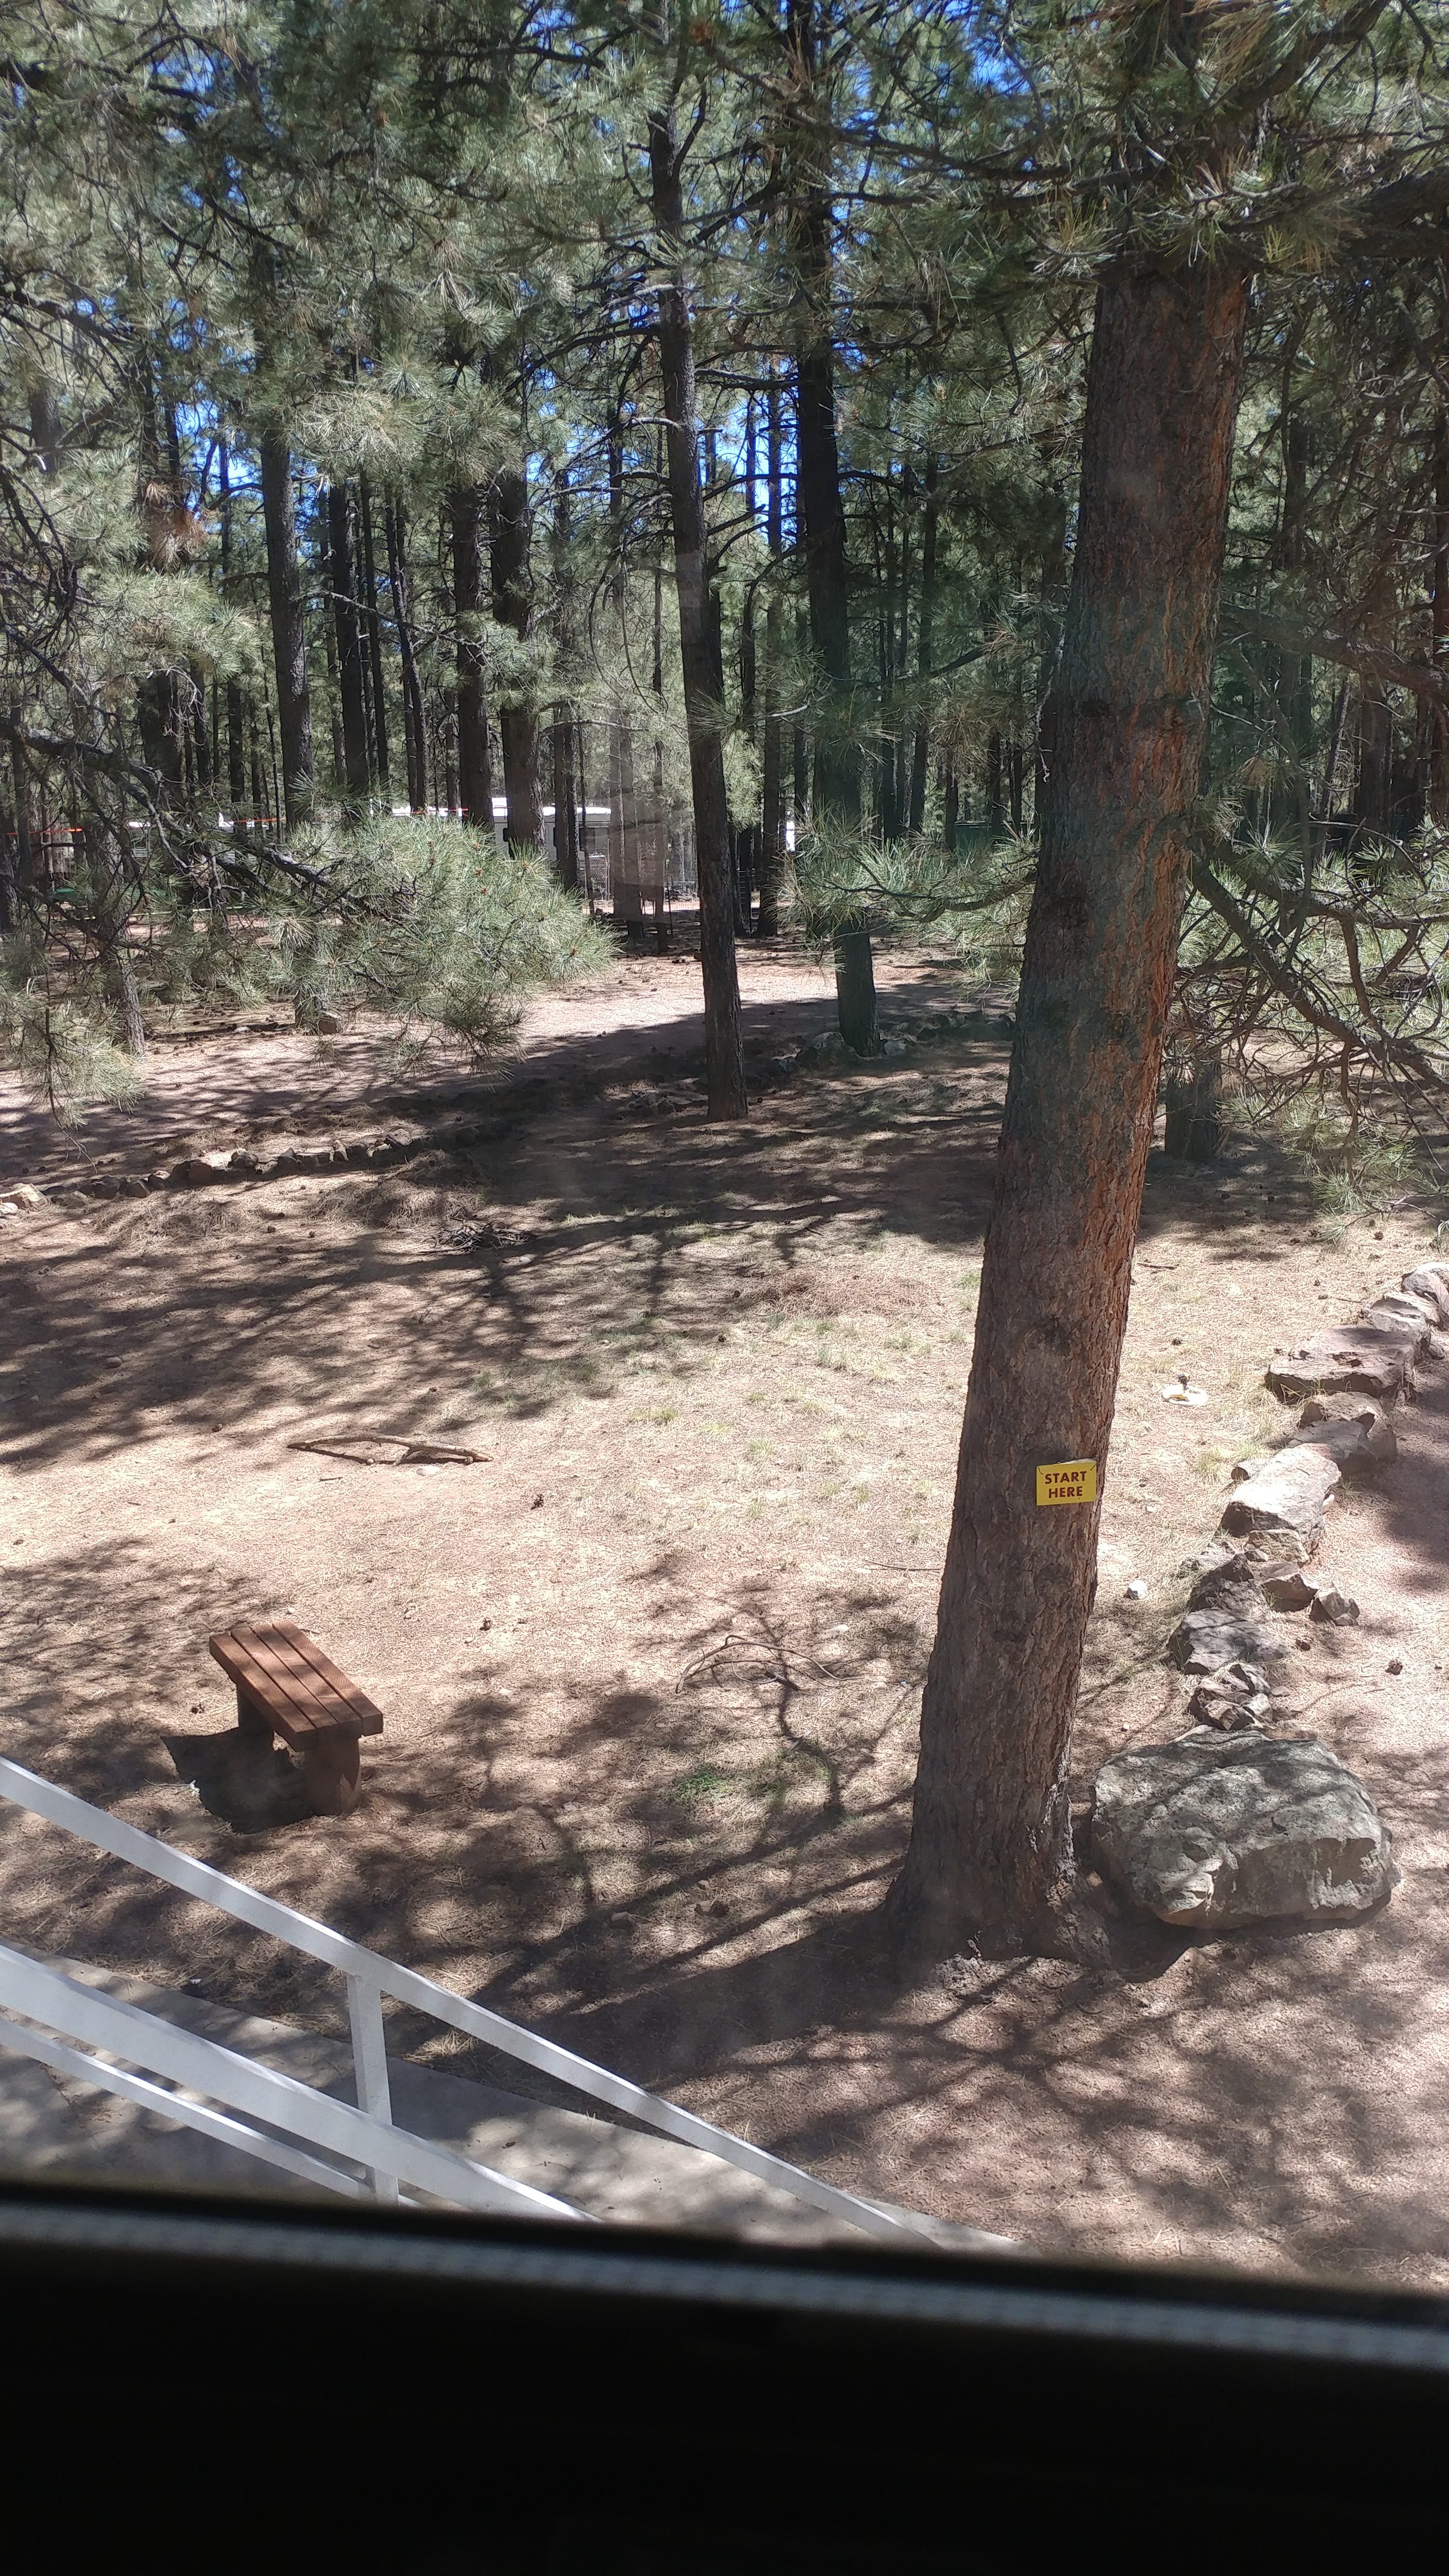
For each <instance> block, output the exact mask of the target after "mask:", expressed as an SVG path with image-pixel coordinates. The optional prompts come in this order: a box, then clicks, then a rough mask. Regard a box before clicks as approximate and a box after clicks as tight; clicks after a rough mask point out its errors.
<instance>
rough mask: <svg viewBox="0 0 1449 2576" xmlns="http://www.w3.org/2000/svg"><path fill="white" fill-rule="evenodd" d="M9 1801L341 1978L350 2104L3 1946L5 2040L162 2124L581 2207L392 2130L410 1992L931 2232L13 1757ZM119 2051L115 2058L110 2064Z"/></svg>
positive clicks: (297, 2158)
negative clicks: (397, 2033) (393, 2052)
mask: <svg viewBox="0 0 1449 2576" xmlns="http://www.w3.org/2000/svg"><path fill="white" fill-rule="evenodd" d="M0 1800H3V1801H6V1802H8V1803H9V1804H10V1805H12V1806H17V1807H24V1808H27V1809H28V1810H29V1811H30V1813H31V1814H32V1815H36V1816H42V1817H44V1818H45V1820H46V1821H47V1823H49V1824H52V1825H58V1826H60V1828H61V1829H62V1831H63V1832H65V1833H69V1834H74V1835H76V1836H77V1837H78V1838H79V1839H80V1840H81V1841H83V1842H88V1843H92V1844H94V1845H95V1846H96V1847H97V1849H98V1850H101V1851H106V1852H110V1853H112V1854H113V1855H114V1857H115V1858H116V1859H117V1860H123V1861H129V1862H131V1863H132V1865H133V1866H134V1867H135V1868H137V1869H143V1870H146V1871H147V1872H148V1873H149V1875H150V1876H151V1877H152V1878H159V1879H164V1880H165V1881H166V1882H167V1883H168V1885H170V1886H172V1887H176V1888H180V1889H181V1890H182V1892H183V1893H184V1894H185V1895H187V1896H195V1897H199V1898H200V1900H201V1902H202V1903H203V1904H204V1905H211V1906H215V1907H216V1908H217V1910H218V1911H219V1912H220V1913H223V1914H230V1915H233V1916H234V1917H235V1918H236V1920H237V1921H238V1922H239V1923H247V1924H250V1925H251V1926H252V1928H253V1930H255V1931H258V1932H268V1933H271V1934H272V1935H273V1936H274V1937H275V1938H276V1939H277V1940H279V1941H285V1942H286V1943H287V1944H288V1946H289V1947H290V1948H291V1949H294V1950H301V1951H303V1952H305V1953H306V1954H307V1956H308V1957H310V1958H313V1959H320V1960H321V1961H322V1962H323V1964H324V1965H325V1966H327V1967H329V1968H335V1969H337V1970H339V1971H340V1973H341V1974H342V1976H343V1977H344V1978H345V1979H346V1983H347V2009H348V2018H349V2022H350V2025H351V2032H352V2057H353V2065H354V2069H355V2074H356V2086H357V2107H356V2109H354V2108H353V2107H352V2106H351V2104H349V2103H344V2102H338V2101H336V2100H334V2098H333V2097H332V2096H331V2095H330V2094H327V2093H322V2092H319V2091H317V2090H316V2089H315V2088H314V2087H313V2086H311V2085H308V2084H301V2083H298V2082H297V2080H296V2079H295V2077H292V2076H288V2075H281V2074H278V2073H276V2072H275V2071H274V2070H273V2069H271V2068H269V2067H264V2066H261V2065H259V2064H258V2063H257V2061H256V2060H255V2059H254V2058H249V2057H243V2056H241V2055H240V2054H239V2053H238V2052H237V2051H236V2050H234V2049H228V2048H223V2047H221V2046H220V2045H219V2044H218V2043H217V2042H216V2041H215V2040H209V2039H202V2038H201V2037H200V2036H199V2035H198V2034H197V2033H195V2032H193V2031H187V2030H181V2029H178V2028H177V2027H176V2025H175V2024H174V2023H170V2022H164V2021H162V2020H161V2019H160V2018H159V2016H158V2015H156V2014H154V2013H147V2012H142V2011H140V2010H139V2009H138V2008H137V2007H136V2006H135V2005H133V2004H123V2003H121V2002H120V2001H118V1999H117V1998H116V1997H115V1996H113V1995H108V1994H105V1993H104V1992H101V1991H98V1990H97V1989H96V1988H95V1987H92V1986H84V1985H81V1984H79V1983H78V1982H77V1981H76V1980H75V1979H74V1978H71V1977H66V1976H64V1975H62V1974H61V1973H60V1971H59V1970H58V1969H55V1968H52V1967H47V1966H45V1965H44V1964H43V1963H41V1962H40V1961H38V1960H35V1959H31V1958H29V1957H27V1956H26V1955H25V1954H24V1953H23V1952H21V1951H18V1950H12V1949H9V1948H7V1947H5V1946H4V1945H3V1944H0V2007H4V2011H3V2012H0V2047H4V2048H8V2049H14V2050H17V2051H19V2052H20V2053H21V2054H23V2055H25V2056H29V2057H34V2058H38V2059H40V2060H41V2062H42V2063H43V2064H45V2065H49V2066H54V2067H55V2068H56V2069H57V2070H58V2071H63V2072H65V2073H68V2074H72V2075H82V2076H84V2077H85V2079H86V2081H87V2082H89V2083H93V2084H99V2085H102V2086H104V2087H105V2088H106V2089H107V2090H108V2091H110V2092H113V2093H119V2094H122V2095H124V2096H125V2097H126V2098H127V2099H128V2100H131V2101H135V2102H140V2103H142V2104H143V2105H144V2106H145V2107H146V2108H147V2109H150V2110H156V2111H161V2112H164V2114H165V2116H166V2117H167V2118H168V2119H170V2120H176V2121H179V2122H180V2123H181V2124H182V2125H183V2126H184V2127H188V2128H192V2129H197V2130H199V2131H200V2132H201V2133H202V2134H203V2135H204V2136H207V2137H212V2138H216V2139H219V2140H220V2141H221V2142H222V2143H223V2144H225V2145H228V2146H234V2147H240V2148H242V2149H244V2150H245V2152H246V2153H248V2154H250V2155H254V2156H257V2157H259V2158H261V2159H262V2160H263V2161H264V2162H267V2163H271V2164H274V2165H278V2166H280V2167H282V2169H283V2170H284V2171H286V2172H289V2173H294V2174H298V2175H300V2176H301V2177H303V2178H304V2179H305V2180H307V2181H309V2182H318V2183H322V2184H324V2185H325V2186H326V2187H327V2188H328V2189H330V2190H333V2191H340V2192H343V2193H346V2194H349V2195H351V2196H353V2197H357V2196H359V2195H362V2194H364V2193H366V2194H367V2195H369V2196H371V2197H374V2198H376V2199H378V2200H381V2201H387V2202H393V2203H396V2202H397V2201H398V2200H399V2198H404V2199H409V2200H410V2199H411V2198H412V2195H413V2193H414V2192H416V2191H422V2192H425V2193H427V2194H428V2196H429V2197H430V2198H433V2199H442V2200H447V2201H451V2202H453V2203H455V2204H458V2205H461V2206H462V2207H464V2208H468V2209H487V2210H494V2211H497V2210H501V2209H509V2210H513V2211H515V2212H518V2213H520V2214H523V2213H527V2214H532V2215H534V2216H547V2217H555V2218H573V2219H579V2218H582V2217H584V2216H585V2213H584V2212H583V2211H582V2210H578V2209H575V2208H573V2207H571V2206H570V2204H569V2203H568V2202H567V2201H563V2200H559V2199H556V2198H554V2197H553V2196H552V2195H551V2194H550V2193H548V2192H542V2191H537V2190H535V2189H533V2187H532V2186H531V2185H529V2184H527V2183H521V2182H518V2181H515V2180H514V2179H513V2178H512V2176H510V2175H507V2174H502V2173H498V2172H496V2171H494V2169H493V2168H492V2167H491V2166H487V2165H481V2164H477V2163H474V2162H473V2160H472V2159H471V2158H469V2157H467V2156H461V2155H458V2154H456V2153H455V2152H454V2150H453V2149H452V2148H450V2147H443V2146H439V2145H437V2144H435V2143H434V2142H433V2141H432V2140H430V2139H426V2138H420V2137H418V2136H417V2135H416V2134H415V2133H414V2132H413V2131H411V2130H404V2129H399V2128H397V2127H396V2126H395V2125H394V2122H393V2117H392V2101H391V2095H390V2091H389V2086H388V2072H387V2034H386V2029H385V2026H384V2022H383V2015H382V1999H383V1996H384V1995H390V1996H391V1997H392V1998H393V1999H394V2001H396V2002H398V2003H404V2004H411V2005H412V2006H413V2007H414V2009H415V2010H416V2011H419V2012H424V2013H428V2014H430V2015H431V2016H432V2017H433V2019H434V2020H436V2021H444V2022H448V2023H451V2025H452V2027H453V2028H454V2029H455V2030H461V2031H465V2032H466V2033H467V2035H468V2036H469V2038H471V2039H479V2040H483V2041H484V2042H485V2043H486V2044H487V2046H488V2047H490V2048H496V2049H498V2050H500V2051H501V2052H502V2053H503V2054H504V2055H505V2056H508V2057H516V2058H517V2059H518V2060H519V2061H520V2063H521V2064H523V2065H525V2066H531V2067H533V2068H534V2069H535V2071H536V2072H537V2073H539V2074H541V2075H549V2076H552V2077H554V2078H555V2079H556V2080H557V2081H559V2082H561V2083H563V2084H567V2085H569V2086H571V2087H572V2088H573V2090H574V2091H575V2092H578V2093H583V2094H587V2095H588V2096H590V2097H591V2098H592V2099H593V2100H594V2101H596V2102H602V2103H605V2104H607V2105H608V2107H609V2109H610V2110H614V2111H623V2112H627V2113H628V2114H629V2116H630V2117H631V2118H633V2119H636V2120H640V2121H642V2122H643V2123H644V2124H645V2126H646V2127H648V2128H651V2129H655V2130H658V2131H659V2132H660V2134H661V2135H662V2136H664V2137H667V2138H675V2139H677V2140H678V2141H679V2142H680V2144H681V2145H683V2146H689V2147H698V2148H700V2149H702V2150H703V2151H704V2152H705V2153H706V2154H707V2155H712V2156H718V2157H719V2158H720V2159H721V2161H722V2162H724V2163H725V2164H730V2165H734V2166H735V2167H736V2168H737V2169H738V2170H739V2171H740V2172H741V2173H747V2174H752V2175H753V2176H754V2177H755V2179H756V2180H757V2181H760V2182H766V2183H773V2184H774V2185H775V2186H776V2188H777V2189H779V2190H781V2191H786V2192H788V2193H790V2195H791V2196H792V2197H793V2198H794V2199H796V2200H802V2201H805V2202H807V2203H808V2204H809V2205H810V2207H811V2208H813V2209H818V2210H822V2211H824V2212H825V2213H826V2214H827V2215H828V2216H830V2217H832V2218H843V2219H846V2220H848V2221H849V2223H850V2224H851V2225H852V2226H854V2227H858V2228H861V2229H863V2230H864V2231H865V2232H866V2233H868V2234H870V2235H873V2236H883V2237H889V2238H893V2239H894V2240H895V2241H897V2242H900V2241H901V2240H902V2239H905V2240H907V2241H915V2242H917V2243H919V2242H920V2240H921V2238H922V2237H923V2236H925V2237H927V2238H929V2235H930V2229H929V2226H928V2223H927V2222H926V2221H924V2220H921V2221H919V2222H918V2221H916V2220H915V2219H914V2217H913V2216H911V2215H910V2214H909V2213H906V2212H901V2213H899V2214H898V2213H897V2212H895V2211H894V2210H888V2209H878V2208H877V2207H876V2206H875V2205H874V2203H873V2202H871V2201H868V2200H859V2199H857V2198H856V2197H855V2195H854V2194H853V2193H851V2192H847V2191H839V2190H837V2189H836V2187H835V2185H834V2184H833V2183H828V2182H821V2181H820V2179H819V2178H818V2176H817V2175H815V2174H811V2173H805V2172H803V2171H802V2170H801V2168H800V2167H799V2166H798V2165H792V2164H787V2163H786V2162H785V2161H784V2160H783V2158H781V2157H779V2156H772V2155H770V2154H768V2153H767V2152H766V2150H765V2149H764V2148H762V2147H754V2146H751V2145H750V2143H749V2141H748V2139H745V2138H737V2137H735V2136H734V2135H733V2134H732V2133H731V2132H730V2131H729V2130H728V2129H717V2128H716V2127H715V2126H714V2124H713V2122H712V2121H709V2120H701V2119H699V2118H698V2117H697V2116H696V2114H695V2113H694V2112H693V2111H683V2110H681V2109H680V2108H679V2106H678V2104H677V2103H674V2102H665V2101H663V2100H662V2099H661V2098H660V2097H659V2095H658V2094H654V2093H646V2092H645V2091H644V2089H643V2087H642V2086H641V2085H638V2084H631V2083H630V2082H629V2081H628V2079H627V2077H625V2076H622V2075H612V2074H610V2073H609V2071H608V2069H607V2068H606V2067H602V2066H595V2065H593V2064H591V2063H590V2061H589V2059H588V2058H586V2057H576V2056H575V2055H574V2053H573V2051H572V2050H571V2049H567V2048H561V2047H560V2046H559V2045H558V2043H557V2041H555V2040H551V2039H541V2038H540V2037H539V2036H538V2034H537V2033H536V2032H534V2031H530V2030H524V2029H522V2028H521V2027H520V2026H519V2024H518V2023H517V2022H511V2021H508V2020H506V2019H505V2018H504V2016H503V2014H502V2013H496V2012H491V2011H489V2009H488V2008H487V2006H486V2005H483V2004H474V2003H469V2002H468V2001H467V2000H466V1998H465V1997H464V1996H462V1995H455V1994H453V1993H452V1992H451V1991H450V1989H449V1988H448V1987H447V1986H440V1985H437V1984H435V1983H434V1981H433V1979H432V1978H431V1977H424V1976H420V1975H419V1974H418V1972H417V1970H416V1969H414V1968H404V1967H400V1966H399V1965H398V1963H397V1962H396V1960H393V1959H385V1958H383V1956H382V1955H381V1953H380V1952H379V1951H377V1950H368V1949H366V1948H364V1946H363V1945H362V1943H361V1942H359V1941H349V1940H348V1939H347V1938H346V1936H345V1935H344V1934H343V1933H341V1932H334V1931H333V1930H332V1929H331V1928H330V1926H329V1925H328V1924H325V1923H314V1922H313V1920H312V1918H311V1917H310V1915H306V1914H298V1913H297V1912H295V1911H294V1909H293V1908H292V1907H291V1906H290V1905H282V1904H279V1903H278V1901H277V1899H276V1898H275V1897H273V1896H263V1895H262V1894H261V1892H260V1890H259V1889H257V1888H254V1887H247V1886H246V1885H245V1884H244V1883H243V1882H242V1881H241V1880H239V1879H235V1878H227V1877H226V1876H225V1875H224V1874H223V1872H222V1871H221V1870H219V1869H211V1868H209V1867H208V1866H207V1864H206V1862H205V1861H199V1860H193V1859H192V1857H191V1855H190V1853H189V1852H179V1851H173V1850H172V1848H171V1846H170V1844H169V1843H163V1842H159V1841H158V1840H157V1839H156V1838H155V1836H154V1835H152V1834H144V1833H142V1832H141V1831H140V1830H139V1828H138V1827H137V1826H135V1825H127V1824H123V1823H122V1822H121V1820H120V1818H119V1817H117V1816H111V1815H107V1813H106V1811H105V1809H104V1808H103V1807H93V1806H90V1805H89V1804H88V1803H87V1801H86V1800H85V1799H84V1798H77V1797H76V1796H75V1795H74V1793H73V1792H72V1791H71V1790H69V1789H61V1788H58V1787H57V1786H56V1785H55V1783H54V1782H53V1781H50V1780H42V1779H41V1778H40V1777H39V1775H38V1774H37V1773H36V1772H34V1771H27V1770H25V1769H24V1768H23V1767H22V1765H21V1764H20V1763H18V1762H7V1761H4V1760H0ZM12 2012H14V2013H20V2014H22V2015H24V2016H25V2021H26V2023H34V2024H37V2025H39V2026H40V2027H37V2028H33V2029H32V2028H28V2027H22V2026H21V2024H19V2023H16V2022H13V2021H11V2020H10V2019H9V2017H8V2016H9V2014H10V2013H12ZM76 2043H81V2045H77V2044H76ZM95 2050H101V2051H104V2052H105V2055H104V2056H96V2055H95V2054H93V2053H92V2052H93V2051H95ZM114 2059H120V2060H122V2061H123V2063H121V2064H119V2065H117V2064H114V2063H110V2062H108V2061H109V2060H114ZM134 2068H142V2069H144V2070H146V2071H147V2074H150V2075H160V2076H163V2077H165V2078H166V2079H167V2082H166V2084H154V2083H151V2082H148V2081H147V2074H136V2073H134V2072H131V2071H130V2070H131V2069H134ZM167 2085H180V2086H184V2087H185V2088H186V2090H185V2092H173V2091H170V2090H168V2089H167ZM191 2095H201V2096H204V2097H205V2099H204V2100H202V2101H195V2100H192V2099H190V2098H188V2097H189V2096H191ZM215 2103H222V2104H224V2105H225V2106H226V2109H225V2111H217V2110H215V2109H213V2108H211V2107H209V2105H211V2104H215ZM232 2113H241V2114H242V2115H243V2117H242V2118H240V2119H238V2118H233V2117H231V2116H229V2115H230V2114H232ZM258 2123H260V2124H261V2125H260V2126H258V2125H257V2124H258ZM276 2133H280V2134H276ZM294 2139H300V2140H303V2141H305V2145H304V2146H296V2145H293V2144H291V2143H290V2141H291V2140H294ZM307 2148H319V2149H321V2151H322V2153H321V2154H320V2155H315V2154H309V2153H308V2152H307ZM330 2159H338V2160H339V2161H331V2160H330Z"/></svg>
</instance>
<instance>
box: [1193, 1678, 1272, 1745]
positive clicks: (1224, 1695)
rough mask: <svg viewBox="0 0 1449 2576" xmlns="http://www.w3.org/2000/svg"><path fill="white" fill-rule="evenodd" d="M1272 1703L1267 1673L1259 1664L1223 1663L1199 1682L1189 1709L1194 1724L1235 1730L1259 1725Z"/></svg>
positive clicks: (1233, 1731)
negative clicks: (1260, 1668)
mask: <svg viewBox="0 0 1449 2576" xmlns="http://www.w3.org/2000/svg"><path fill="white" fill-rule="evenodd" d="M1272 1705H1273V1703H1272V1701H1271V1699H1270V1698H1269V1696H1268V1679H1267V1675H1266V1674H1265V1673H1263V1672H1261V1671H1260V1670H1259V1668H1258V1666H1257V1665H1256V1664H1224V1665H1223V1667H1222V1670H1221V1671H1220V1672H1216V1673H1209V1674H1208V1676H1207V1679H1206V1680H1205V1681H1201V1682H1199V1683H1198V1686H1197V1688H1196V1690H1195V1691H1194V1692H1193V1695H1192V1697H1191V1699H1190V1700H1189V1701H1188V1704H1187V1713H1188V1716H1189V1717H1190V1718H1191V1720H1192V1723H1193V1725H1194V1726H1215V1727H1218V1728H1219V1729H1220V1730H1221V1731H1222V1732H1223V1733H1224V1734H1235V1733H1236V1732H1237V1731H1238V1729H1239V1728H1240V1727H1245V1726H1258V1725H1260V1724H1261V1722H1262V1720H1263V1719H1264V1718H1265V1717H1266V1716H1267V1714H1268V1712H1269V1710H1270V1708H1271V1707H1272Z"/></svg>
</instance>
